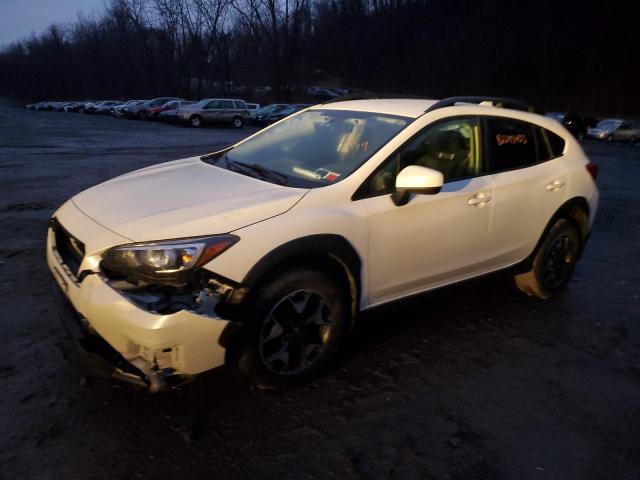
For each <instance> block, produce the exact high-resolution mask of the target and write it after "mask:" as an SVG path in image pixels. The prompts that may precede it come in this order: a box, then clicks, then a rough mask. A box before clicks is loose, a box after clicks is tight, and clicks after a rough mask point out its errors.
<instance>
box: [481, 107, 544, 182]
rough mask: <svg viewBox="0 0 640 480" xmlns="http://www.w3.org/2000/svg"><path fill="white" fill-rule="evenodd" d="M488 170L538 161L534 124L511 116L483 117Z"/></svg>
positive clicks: (501, 169) (527, 164) (520, 165)
mask: <svg viewBox="0 0 640 480" xmlns="http://www.w3.org/2000/svg"><path fill="white" fill-rule="evenodd" d="M485 126H486V127H485V143H486V146H487V149H488V153H489V155H488V157H489V162H488V169H489V172H501V171H505V170H513V169H516V168H524V167H528V166H530V165H534V164H536V163H537V162H538V152H537V150H536V140H535V131H534V126H533V125H532V124H530V123H528V122H523V121H521V120H515V119H512V118H499V117H489V118H486V119H485Z"/></svg>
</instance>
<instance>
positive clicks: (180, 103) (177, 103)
mask: <svg viewBox="0 0 640 480" xmlns="http://www.w3.org/2000/svg"><path fill="white" fill-rule="evenodd" d="M191 104H193V102H190V101H187V100H169V101H168V102H166V103H164V104H163V105H160V106H159V107H154V108H150V109H149V110H147V118H149V119H151V120H157V119H158V115H160V114H161V113H162V112H166V111H168V110H175V109H176V108H182V107H186V106H187V105H191Z"/></svg>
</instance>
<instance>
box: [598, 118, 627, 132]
mask: <svg viewBox="0 0 640 480" xmlns="http://www.w3.org/2000/svg"><path fill="white" fill-rule="evenodd" d="M621 123H622V122H621V121H619V120H602V121H601V122H599V123H598V128H602V129H603V130H613V129H616V128H618V127H619V126H620V124H621Z"/></svg>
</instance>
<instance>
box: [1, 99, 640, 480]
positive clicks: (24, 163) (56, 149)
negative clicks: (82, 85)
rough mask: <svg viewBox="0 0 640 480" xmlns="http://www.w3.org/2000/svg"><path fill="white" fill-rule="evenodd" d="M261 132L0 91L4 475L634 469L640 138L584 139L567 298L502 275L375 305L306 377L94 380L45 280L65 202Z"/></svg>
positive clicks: (639, 418)
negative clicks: (299, 383) (44, 101)
mask: <svg viewBox="0 0 640 480" xmlns="http://www.w3.org/2000/svg"><path fill="white" fill-rule="evenodd" d="M248 132H249V130H248V129H245V130H243V131H241V132H237V131H233V130H229V129H222V128H207V129H202V130H192V129H188V128H181V127H171V126H167V125H162V124H155V123H149V122H144V123H143V122H137V121H127V120H118V119H114V118H110V117H95V116H89V115H82V114H63V113H45V112H28V111H24V110H20V109H13V108H10V107H7V106H6V105H5V106H0V232H2V234H1V235H0V296H1V298H2V299H3V301H2V309H1V311H0V312H1V313H0V349H1V350H2V352H3V355H2V357H1V358H0V386H1V388H2V393H0V412H1V417H0V477H1V478H6V479H23V478H25V479H32V478H38V479H106V478H113V479H133V478H154V479H157V478H189V479H196V478H207V479H212V478H274V479H283V478H291V479H304V478H339V479H342V478H360V479H378V478H379V479H383V478H394V479H396V478H398V479H413V478H421V479H476V478H477V479H487V478H491V479H494V478H497V479H500V478H505V479H542V478H548V479H605V478H606V479H609V478H611V479H613V478H615V479H622V478H624V479H637V478H640V298H639V295H640V289H639V287H638V285H640V146H632V145H622V144H614V145H606V144H595V143H587V144H586V146H585V148H586V150H587V152H588V153H589V155H590V156H591V158H592V159H594V160H595V161H597V162H598V163H599V164H600V167H601V173H600V177H599V185H600V188H601V195H602V201H601V207H600V211H599V213H598V218H597V221H596V226H595V229H594V231H593V234H592V237H591V240H590V243H589V245H588V247H587V251H586V254H585V258H584V260H583V261H582V263H581V264H580V265H579V267H578V269H577V272H576V275H575V278H574V280H573V281H572V282H571V284H570V287H569V288H568V289H567V290H566V291H565V292H564V293H563V294H561V295H560V296H559V297H557V298H556V299H554V300H550V301H546V302H543V301H539V300H535V299H530V298H527V297H524V296H522V295H521V294H519V293H518V292H517V291H516V290H515V288H514V287H513V286H512V282H511V281H510V279H508V278H503V277H501V276H493V277H489V278H485V279H482V280H477V281H473V282H468V283H466V284H464V285H460V286H456V287H452V288H448V289H444V290H441V291H438V292H435V293H431V294H428V295H423V296H420V297H418V298H413V299H411V300H409V301H406V302H403V303H398V304H394V305H391V306H388V307H384V308H381V309H378V310H376V311H374V312H371V313H369V314H367V315H365V316H363V317H362V318H361V321H360V323H359V327H358V330H357V333H356V335H355V336H354V338H353V340H352V341H351V345H350V346H351V348H350V349H349V352H350V353H349V354H348V355H347V357H346V358H345V359H344V361H343V362H342V363H341V365H340V366H339V367H338V368H337V369H336V370H335V371H333V372H331V373H329V374H327V375H326V376H324V377H323V378H321V379H320V380H318V381H316V382H315V383H313V384H311V385H309V386H307V387H304V388H300V389H296V390H289V391H280V392H269V391H262V390H257V389H253V388H251V387H250V386H247V385H244V384H242V383H240V382H239V381H238V380H236V378H235V377H234V375H233V372H231V371H228V370H225V369H220V370H218V371H216V372H214V373H213V374H211V375H208V376H207V377H203V378H201V379H200V380H199V381H196V382H194V383H191V384H189V385H187V386H185V387H184V388H182V389H181V390H178V391H172V392H167V393H164V394H160V395H155V396H154V395H150V394H148V393H146V392H144V391H141V390H138V389H136V388H135V387H132V386H129V385H122V384H117V383H116V384H114V383H112V382H110V381H108V380H104V379H99V378H91V377H90V378H85V377H83V375H82V373H81V372H80V371H79V370H78V368H77V367H76V366H75V361H74V360H73V358H74V357H73V356H72V355H70V352H69V349H68V344H67V342H66V340H65V333H64V330H63V328H62V327H61V324H60V322H59V319H58V316H57V312H56V308H55V304H54V302H53V299H52V297H51V294H50V290H49V288H50V287H49V286H50V278H49V272H48V270H47V268H46V265H45V260H44V239H45V232H46V226H47V220H48V218H49V217H50V215H51V214H52V212H53V211H54V209H55V208H56V207H57V206H58V205H59V204H60V203H62V202H63V201H64V200H65V199H67V198H68V197H69V196H71V195H73V194H75V193H77V192H79V191H80V190H82V189H84V188H86V187H89V186H91V185H94V184H95V183H97V182H100V181H103V180H106V179H108V178H111V177H113V176H116V175H119V174H121V173H124V172H127V171H130V170H133V169H136V168H140V167H144V166H147V165H150V164H155V163H159V162H162V161H166V160H170V159H175V158H180V157H186V156H189V155H192V154H196V153H200V152H207V151H210V150H212V149H214V148H216V147H218V146H221V145H224V144H228V143H231V142H233V141H235V140H236V139H238V138H240V137H241V136H242V135H246V134H247V133H248Z"/></svg>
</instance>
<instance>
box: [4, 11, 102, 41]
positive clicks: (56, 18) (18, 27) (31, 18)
mask: <svg viewBox="0 0 640 480" xmlns="http://www.w3.org/2000/svg"><path fill="white" fill-rule="evenodd" d="M103 5H104V0H0V47H2V46H5V45H7V44H8V43H11V42H13V41H16V40H20V39H22V38H25V37H28V36H30V35H31V32H34V33H36V34H38V33H41V32H42V31H43V30H45V29H46V28H47V27H48V26H49V25H51V24H52V23H73V22H74V21H75V20H76V19H77V18H78V12H83V13H86V14H90V13H93V12H101V11H102V6H103Z"/></svg>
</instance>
